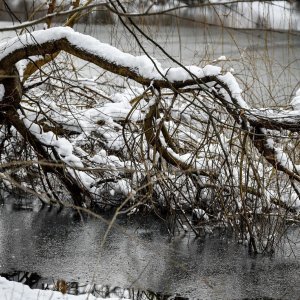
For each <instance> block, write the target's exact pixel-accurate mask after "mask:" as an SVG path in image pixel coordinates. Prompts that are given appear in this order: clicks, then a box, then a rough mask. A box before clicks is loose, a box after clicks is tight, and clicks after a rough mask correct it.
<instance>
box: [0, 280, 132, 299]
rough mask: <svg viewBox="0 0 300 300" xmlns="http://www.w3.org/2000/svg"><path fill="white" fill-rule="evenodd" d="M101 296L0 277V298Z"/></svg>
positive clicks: (81, 297)
mask: <svg viewBox="0 0 300 300" xmlns="http://www.w3.org/2000/svg"><path fill="white" fill-rule="evenodd" d="M101 299H103V298H101V297H97V298H96V297H95V296H93V295H91V294H85V295H78V296H75V295H68V294H62V293H61V292H57V291H50V290H38V289H31V288H30V287H28V286H27V285H24V284H22V283H20V282H14V281H8V280H7V279H5V278H3V277H0V300H101ZM105 299H108V300H114V299H129V298H128V297H127V295H126V294H124V297H122V298H120V297H117V296H116V297H112V298H105Z"/></svg>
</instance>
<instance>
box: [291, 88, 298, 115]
mask: <svg viewBox="0 0 300 300" xmlns="http://www.w3.org/2000/svg"><path fill="white" fill-rule="evenodd" d="M291 105H292V107H293V109H294V110H300V89H298V90H297V92H296V95H295V97H294V98H293V99H292V101H291Z"/></svg>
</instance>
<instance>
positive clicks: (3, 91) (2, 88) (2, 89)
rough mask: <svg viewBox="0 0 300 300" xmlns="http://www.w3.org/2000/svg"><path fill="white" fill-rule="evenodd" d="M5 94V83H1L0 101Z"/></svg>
mask: <svg viewBox="0 0 300 300" xmlns="http://www.w3.org/2000/svg"><path fill="white" fill-rule="evenodd" d="M4 94H5V88H4V85H3V84H0V101H1V100H2V99H3V97H4Z"/></svg>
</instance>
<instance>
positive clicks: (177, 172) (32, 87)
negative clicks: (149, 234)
mask: <svg viewBox="0 0 300 300" xmlns="http://www.w3.org/2000/svg"><path fill="white" fill-rule="evenodd" d="M62 52H63V53H68V54H71V55H72V56H76V57H78V58H80V59H82V60H85V61H87V62H90V63H92V64H94V65H96V66H98V67H99V73H100V72H101V71H100V70H106V71H109V73H110V74H116V75H118V76H121V77H123V78H125V81H126V83H127V85H128V88H127V89H122V92H121V93H120V91H116V92H115V93H114V94H111V95H108V94H107V93H106V91H105V89H104V88H103V89H100V88H99V87H98V85H97V84H96V83H95V82H94V81H89V80H87V79H78V78H76V80H74V79H73V78H74V77H72V75H71V72H70V71H69V70H68V65H67V64H68V60H67V59H65V57H64V58H63V59H62V57H63V56H62V55H64V54H62ZM54 58H55V59H54ZM66 61H67V62H66ZM37 62H38V63H37ZM29 65H31V66H32V65H35V66H36V67H35V68H28V66H29ZM29 69H30V70H31V71H30V72H29V71H28V70H29ZM36 71H38V72H39V74H38V76H36V73H37V72H36ZM0 74H1V78H0V99H1V100H0V120H1V134H0V143H1V148H0V151H1V153H0V155H1V166H0V167H1V169H0V170H1V173H0V175H1V185H2V189H6V190H8V191H13V190H14V186H15V187H17V188H18V189H20V190H22V191H26V192H29V193H31V194H34V195H35V196H37V197H38V198H39V199H40V200H41V201H42V202H43V203H52V204H55V203H57V204H59V205H62V206H63V205H70V204H74V205H75V207H86V206H87V207H94V206H95V205H96V206H97V207H98V208H100V209H105V208H106V207H110V208H111V207H114V208H117V210H118V212H119V213H134V212H136V211H138V210H145V209H147V210H154V211H155V212H157V213H160V214H161V213H162V211H164V212H166V219H167V221H168V224H170V228H174V224H179V226H181V227H182V228H184V229H185V228H186V225H188V226H190V227H191V228H192V229H193V231H194V232H195V233H196V234H199V232H200V231H199V228H198V227H199V226H200V228H206V229H207V228H209V226H213V225H216V224H218V225H219V224H220V223H222V224H225V225H226V226H228V225H230V226H231V227H232V228H234V229H237V231H238V232H239V234H240V236H241V239H247V240H248V242H249V248H250V249H252V250H253V251H254V252H257V251H258V244H259V246H260V247H262V248H264V249H267V250H268V249H271V248H272V247H271V246H270V245H273V244H274V242H275V240H276V234H277V232H278V228H279V227H280V226H281V225H280V224H281V222H278V220H279V219H280V220H281V221H284V222H286V220H287V219H289V220H294V221H295V222H296V221H297V213H298V211H299V207H300V204H299V197H298V196H299V187H298V186H299V184H298V183H299V181H300V175H299V168H300V166H299V165H298V161H297V159H295V158H296V157H297V155H296V151H297V147H296V146H297V140H295V139H294V138H293V137H294V136H295V135H296V136H297V134H298V131H299V124H300V123H299V121H300V114H299V111H298V110H297V108H298V107H297V103H298V100H297V99H298V98H299V95H296V97H295V99H294V102H293V103H292V104H293V107H294V108H295V109H293V110H292V109H288V110H280V111H279V110H278V111H276V110H274V109H273V110H271V109H257V108H252V107H251V106H250V105H248V104H247V103H246V102H245V101H244V100H243V97H242V91H241V89H240V87H239V85H238V83H237V80H236V79H235V77H234V76H233V75H232V74H231V73H229V72H225V73H224V72H223V71H222V69H221V68H220V67H217V66H212V65H207V66H205V67H203V68H201V67H197V66H183V65H181V64H178V67H170V68H163V67H162V66H161V64H160V63H159V62H158V61H156V60H155V59H154V58H152V57H150V56H149V55H147V53H146V55H144V56H133V55H131V54H129V53H124V52H122V51H120V50H118V49H116V48H114V47H112V46H110V45H108V44H104V43H101V42H99V41H98V40H96V39H94V38H92V37H90V36H87V35H83V34H80V33H77V32H75V31H73V30H72V29H70V28H63V27H54V28H51V29H46V30H41V31H35V32H32V33H27V34H24V35H22V36H19V37H16V38H14V39H11V40H9V41H8V42H5V43H2V44H1V45H0ZM105 76H107V75H105ZM283 139H288V141H289V144H288V145H287V146H286V144H285V143H283V145H282V143H281V142H282V140H283ZM280 145H281V146H280ZM293 155H294V157H293ZM189 212H190V213H189ZM270 216H276V217H277V219H276V220H277V221H274V222H273V221H272V222H271V221H270ZM264 220H268V221H267V222H265V221H264ZM271 223H272V224H271ZM203 225H204V227H203ZM270 233H271V234H270ZM265 238H266V240H265Z"/></svg>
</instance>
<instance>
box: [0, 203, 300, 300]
mask: <svg viewBox="0 0 300 300" xmlns="http://www.w3.org/2000/svg"><path fill="white" fill-rule="evenodd" d="M116 224H117V226H115V227H113V228H112V230H111V231H110V233H109V235H108V238H107V240H106V242H105V244H104V246H103V247H100V245H101V243H102V239H103V236H104V234H105V231H106V229H107V223H105V222H103V221H101V220H97V219H95V218H92V217H88V218H86V219H85V220H80V219H77V220H76V219H74V215H73V213H72V212H71V211H69V210H68V209H64V210H63V211H61V212H60V213H58V212H57V209H56V208H53V209H52V210H51V211H49V210H48V208H44V209H42V210H39V211H38V210H14V209H12V206H10V205H4V206H1V209H0V273H5V272H11V271H12V270H26V271H30V272H37V273H38V274H39V275H41V276H42V281H44V282H48V283H52V282H53V280H56V279H58V278H63V279H65V280H67V281H78V282H80V283H87V282H89V283H91V282H96V283H101V284H108V285H110V286H120V287H124V288H128V287H134V288H135V289H142V290H144V289H150V290H152V291H154V292H163V293H164V294H174V293H178V294H180V295H182V296H185V297H189V298H191V299H192V298H198V299H241V298H256V297H262V296H264V297H272V298H274V299H299V298H298V297H299V295H300V244H299V238H300V236H299V233H298V236H296V233H295V232H294V233H293V238H294V240H297V239H298V244H296V245H293V247H292V248H291V245H289V244H288V242H287V241H286V242H285V243H284V244H283V245H282V247H281V249H285V251H284V252H282V251H280V252H278V253H277V254H276V255H275V256H274V257H266V256H260V255H258V256H256V257H251V256H249V254H248V252H247V248H245V247H244V246H242V245H238V244H237V242H236V241H235V240H234V239H232V238H228V237H227V238H225V237H224V235H222V234H220V233H219V234H216V236H211V237H209V238H207V239H205V240H204V239H195V238H194V237H193V236H192V235H189V234H178V235H176V236H175V237H174V238H172V239H170V238H169V236H168V234H167V232H166V227H165V225H164V224H163V223H159V222H158V221H157V220H156V221H155V222H154V220H153V219H152V218H151V217H139V218H132V217H131V218H129V219H123V220H118V221H117V223H116ZM292 250H293V252H292Z"/></svg>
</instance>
